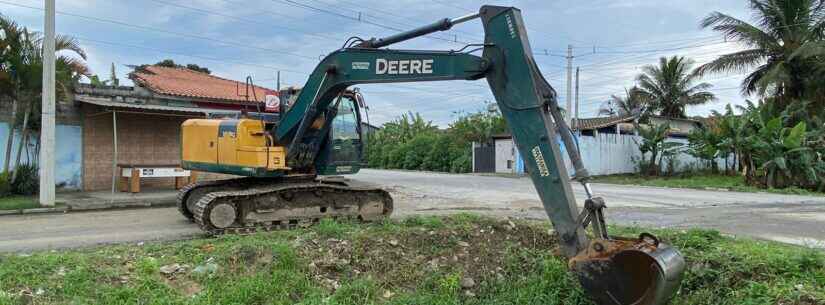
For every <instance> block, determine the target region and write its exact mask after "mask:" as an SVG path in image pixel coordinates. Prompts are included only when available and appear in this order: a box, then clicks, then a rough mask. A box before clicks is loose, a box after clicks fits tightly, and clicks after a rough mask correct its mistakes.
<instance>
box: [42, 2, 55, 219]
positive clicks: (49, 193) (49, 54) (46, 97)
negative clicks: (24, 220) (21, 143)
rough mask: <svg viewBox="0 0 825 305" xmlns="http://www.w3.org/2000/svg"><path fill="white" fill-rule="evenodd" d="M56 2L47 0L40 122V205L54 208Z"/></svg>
mask: <svg viewBox="0 0 825 305" xmlns="http://www.w3.org/2000/svg"><path fill="white" fill-rule="evenodd" d="M54 1H55V0H46V14H45V31H46V35H45V37H44V39H43V94H42V97H43V99H42V105H41V109H42V110H41V114H40V117H41V122H40V126H41V127H40V193H39V194H40V205H42V206H54V149H55V147H54V129H55V127H54V124H55V123H54V113H55V105H54V61H55V59H54V19H55V18H54Z"/></svg>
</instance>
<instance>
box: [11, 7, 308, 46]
mask: <svg viewBox="0 0 825 305" xmlns="http://www.w3.org/2000/svg"><path fill="white" fill-rule="evenodd" d="M0 3H2V4H6V5H11V6H17V7H23V8H29V9H33V10H39V11H42V10H43V8H40V7H34V6H28V5H24V4H18V3H12V2H7V1H3V0H0ZM56 13H57V14H58V15H64V16H71V17H76V18H80V19H86V20H92V21H96V22H102V23H109V24H116V25H120V26H125V27H130V28H135V29H140V30H144V31H151V32H158V33H164V34H169V35H175V36H180V37H188V38H194V39H200V40H205V41H210V42H214V43H219V44H223V45H227V46H232V47H240V48H248V49H257V50H263V51H268V52H272V53H277V54H284V55H289V56H295V57H299V58H304V59H312V60H317V58H315V57H310V56H304V55H300V54H295V53H290V52H286V51H281V50H276V49H270V48H264V47H257V46H252V45H247V44H244V43H241V42H235V41H225V40H220V39H215V38H211V37H206V36H200V35H195V34H189V33H181V32H175V31H168V30H164V29H159V28H153V27H148V26H143V25H137V24H132V23H127V22H122V21H117V20H111V19H105V18H99V17H92V16H86V15H80V14H75V13H68V12H63V11H57V12H56Z"/></svg>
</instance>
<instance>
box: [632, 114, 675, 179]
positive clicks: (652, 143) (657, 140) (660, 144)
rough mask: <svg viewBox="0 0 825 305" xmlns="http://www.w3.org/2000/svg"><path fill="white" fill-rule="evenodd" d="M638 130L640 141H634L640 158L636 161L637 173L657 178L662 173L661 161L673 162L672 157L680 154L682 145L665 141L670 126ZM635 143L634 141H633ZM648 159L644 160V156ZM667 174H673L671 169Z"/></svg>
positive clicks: (648, 127) (661, 125) (663, 125)
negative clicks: (640, 155) (637, 165)
mask: <svg viewBox="0 0 825 305" xmlns="http://www.w3.org/2000/svg"><path fill="white" fill-rule="evenodd" d="M638 129H639V136H640V137H641V141H636V144H637V145H638V146H639V151H640V152H641V153H642V158H641V159H640V160H638V163H639V172H640V173H642V174H645V175H651V176H658V175H660V174H661V173H662V160H664V159H666V158H667V159H669V160H673V159H672V157H673V156H674V155H676V154H677V153H679V152H680V149H681V148H682V144H681V143H678V142H672V141H667V135H668V132H669V131H670V125H668V124H660V125H654V126H647V127H643V128H638ZM634 141H635V140H634ZM648 155H649V156H650V158H649V159H648V158H646V156H648ZM668 172H669V173H673V172H674V171H673V169H672V168H671V169H670V170H669V171H668Z"/></svg>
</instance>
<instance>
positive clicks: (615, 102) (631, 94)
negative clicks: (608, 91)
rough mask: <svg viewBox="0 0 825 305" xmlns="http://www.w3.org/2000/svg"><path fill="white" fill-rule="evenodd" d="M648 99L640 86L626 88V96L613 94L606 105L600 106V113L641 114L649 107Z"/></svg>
mask: <svg viewBox="0 0 825 305" xmlns="http://www.w3.org/2000/svg"><path fill="white" fill-rule="evenodd" d="M647 104H648V101H647V99H646V98H645V95H644V94H643V93H642V91H641V89H639V87H638V86H633V88H630V89H625V95H624V96H617V95H615V94H614V95H611V96H610V100H608V101H607V104H606V105H602V107H601V108H599V115H607V116H619V117H623V116H630V115H641V114H642V112H644V111H645V110H646V108H647Z"/></svg>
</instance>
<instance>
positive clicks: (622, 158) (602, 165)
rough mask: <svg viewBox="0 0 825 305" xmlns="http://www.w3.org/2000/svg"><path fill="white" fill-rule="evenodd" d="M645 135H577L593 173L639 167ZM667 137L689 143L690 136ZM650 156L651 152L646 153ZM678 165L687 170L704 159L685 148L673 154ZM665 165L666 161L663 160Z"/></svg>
mask: <svg viewBox="0 0 825 305" xmlns="http://www.w3.org/2000/svg"><path fill="white" fill-rule="evenodd" d="M637 141H638V142H639V143H641V141H642V138H641V137H640V136H634V135H617V134H598V135H597V136H593V137H591V136H581V137H579V138H578V143H579V150H580V151H581V155H582V161H583V162H584V166H585V168H587V170H588V171H589V172H590V174H591V175H612V174H625V173H635V172H637V171H638V168H637V162H636V161H634V160H639V159H640V158H641V157H642V153H641V152H640V151H639V145H638V144H637ZM667 141H670V142H678V143H682V144H684V145H687V143H688V141H687V139H680V138H669V139H668V140H667ZM647 157H648V158H649V156H647ZM674 160H675V164H674V165H675V169H676V170H677V171H684V170H687V169H691V168H703V167H704V166H705V165H704V162H706V161H703V160H701V159H698V158H695V157H693V156H691V155H690V154H688V153H686V152H681V153H679V154H677V155H675V156H674ZM716 162H717V164H718V166H719V168H723V167H724V166H725V159H723V158H720V159H718V160H716ZM565 163H566V165H567V168H568V169H572V166H571V165H570V162H569V160H566V159H565ZM662 166H663V167H664V166H666V164H662Z"/></svg>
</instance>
